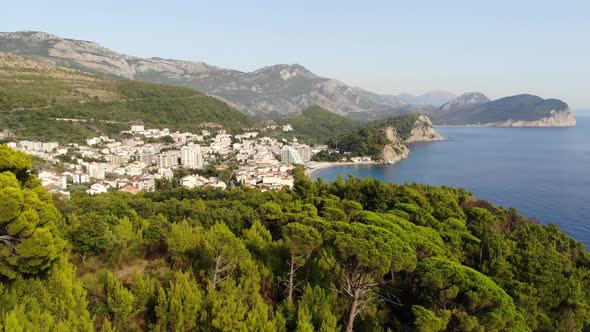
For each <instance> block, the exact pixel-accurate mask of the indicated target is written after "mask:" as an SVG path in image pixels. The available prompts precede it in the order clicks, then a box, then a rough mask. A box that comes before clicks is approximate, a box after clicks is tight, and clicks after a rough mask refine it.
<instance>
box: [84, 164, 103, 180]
mask: <svg viewBox="0 0 590 332" xmlns="http://www.w3.org/2000/svg"><path fill="white" fill-rule="evenodd" d="M105 173H106V166H105V165H104V164H99V163H91V164H89V165H88V174H90V177H91V178H94V179H99V180H103V179H104V178H105Z"/></svg>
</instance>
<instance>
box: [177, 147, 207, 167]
mask: <svg viewBox="0 0 590 332" xmlns="http://www.w3.org/2000/svg"><path fill="white" fill-rule="evenodd" d="M180 160H181V162H182V165H184V166H185V167H189V168H202V167H203V154H202V152H201V146H200V145H198V144H192V143H190V144H189V145H186V146H183V147H182V148H181V149H180Z"/></svg>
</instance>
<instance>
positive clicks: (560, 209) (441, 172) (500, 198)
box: [313, 114, 590, 248]
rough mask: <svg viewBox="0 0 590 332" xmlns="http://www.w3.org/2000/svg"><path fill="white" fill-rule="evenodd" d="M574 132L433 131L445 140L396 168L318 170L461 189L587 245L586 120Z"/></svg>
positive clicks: (589, 142)
mask: <svg viewBox="0 0 590 332" xmlns="http://www.w3.org/2000/svg"><path fill="white" fill-rule="evenodd" d="M576 116H577V120H578V125H577V126H576V127H573V128H499V127H437V128H436V129H437V130H438V132H439V133H440V134H441V135H443V136H444V137H446V138H451V139H450V140H448V141H444V142H433V143H417V144H414V145H412V146H411V153H410V157H409V158H408V159H406V160H404V161H401V162H399V163H398V164H396V165H387V166H345V167H333V168H327V169H322V170H318V171H316V172H315V173H314V174H313V178H315V179H317V178H318V177H321V178H323V179H324V180H325V181H331V180H334V179H336V178H337V177H338V175H342V176H343V177H346V176H347V175H348V174H351V175H353V176H356V177H369V176H370V177H372V178H375V179H379V180H382V181H385V182H395V183H406V182H407V183H412V182H420V183H427V184H433V185H448V186H455V187H462V188H466V189H467V190H468V191H470V192H471V193H473V194H474V196H475V197H477V198H480V199H485V200H488V201H490V202H492V203H495V204H497V205H501V206H504V207H514V208H516V209H517V210H519V211H520V212H521V213H522V214H524V215H525V216H527V217H536V218H537V219H539V220H540V221H541V222H542V223H544V224H547V223H554V224H557V225H559V227H560V228H561V229H562V230H563V231H565V232H566V233H567V234H569V235H571V236H572V237H574V238H575V239H577V240H578V241H580V242H582V243H584V244H585V245H586V247H587V248H590V117H588V116H580V115H578V114H576Z"/></svg>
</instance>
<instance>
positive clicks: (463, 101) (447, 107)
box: [440, 92, 491, 112]
mask: <svg viewBox="0 0 590 332" xmlns="http://www.w3.org/2000/svg"><path fill="white" fill-rule="evenodd" d="M489 101H491V100H490V98H488V97H487V96H486V95H484V94H483V93H481V92H466V93H464V94H462V95H460V96H459V97H457V98H455V99H452V100H450V101H449V102H447V103H445V104H444V105H442V106H441V107H440V110H441V111H443V112H446V111H455V110H458V109H464V108H469V107H471V106H472V105H477V104H482V103H487V102H489Z"/></svg>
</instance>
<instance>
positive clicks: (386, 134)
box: [332, 114, 443, 163]
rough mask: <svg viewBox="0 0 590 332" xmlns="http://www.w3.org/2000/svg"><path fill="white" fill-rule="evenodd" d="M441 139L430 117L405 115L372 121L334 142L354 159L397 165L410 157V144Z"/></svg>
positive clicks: (335, 146)
mask: <svg viewBox="0 0 590 332" xmlns="http://www.w3.org/2000/svg"><path fill="white" fill-rule="evenodd" d="M442 139H443V138H442V136H441V135H440V134H439V133H438V132H436V130H435V129H434V128H433V127H432V122H431V121H430V119H429V118H428V117H427V116H425V115H420V114H406V115H402V116H395V117H389V118H386V119H383V120H379V121H373V122H371V123H369V124H367V125H366V126H364V127H363V128H360V129H359V130H356V131H353V132H350V133H347V134H344V135H340V136H338V137H335V138H334V139H333V140H332V141H333V142H334V144H333V147H334V148H338V149H340V150H343V151H346V152H350V153H351V154H352V155H353V156H371V157H372V158H374V159H377V160H382V161H384V162H388V163H394V162H397V161H399V160H401V159H404V158H406V157H407V156H408V155H409V153H410V149H409V147H408V145H409V144H410V143H414V142H426V141H438V140H442Z"/></svg>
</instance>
